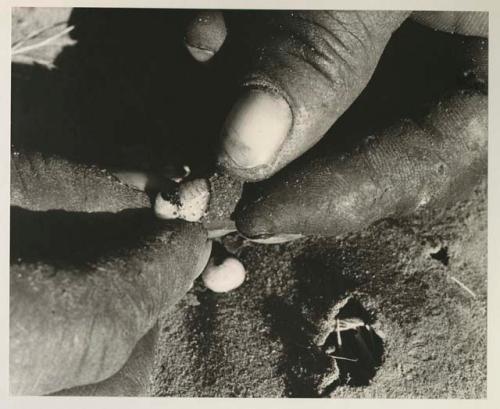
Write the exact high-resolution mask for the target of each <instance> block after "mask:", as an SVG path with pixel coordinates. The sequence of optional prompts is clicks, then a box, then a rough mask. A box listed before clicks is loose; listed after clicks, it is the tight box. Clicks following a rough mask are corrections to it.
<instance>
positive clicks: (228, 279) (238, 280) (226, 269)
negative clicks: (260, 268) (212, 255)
mask: <svg viewBox="0 0 500 409" xmlns="http://www.w3.org/2000/svg"><path fill="white" fill-rule="evenodd" d="M245 276H246V271H245V267H244V266H243V264H241V262H240V261H239V260H238V259H237V258H234V257H228V258H226V259H224V261H223V262H222V263H221V264H219V265H215V264H214V262H213V259H210V262H209V263H208V265H207V267H206V268H205V270H204V271H203V273H202V274H201V278H202V280H203V283H204V284H205V287H207V288H208V289H210V290H212V291H214V292H216V293H225V292H228V291H231V290H234V289H235V288H238V287H239V286H240V285H241V284H243V282H244V281H245Z"/></svg>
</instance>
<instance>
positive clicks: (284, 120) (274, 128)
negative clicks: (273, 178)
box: [222, 90, 292, 169]
mask: <svg viewBox="0 0 500 409" xmlns="http://www.w3.org/2000/svg"><path fill="white" fill-rule="evenodd" d="M291 126H292V112H291V110H290V107H289V105H288V103H287V102H286V101H285V100H284V99H283V98H281V97H278V96H275V95H272V94H270V93H267V92H264V91H260V90H252V91H249V92H247V93H246V94H245V95H243V96H242V97H241V98H240V99H239V100H238V101H237V102H236V103H235V105H234V106H233V109H232V110H231V112H230V113H229V115H228V117H227V119H226V122H225V124H224V129H223V131H222V132H223V134H222V144H223V153H222V156H225V155H227V156H228V157H229V158H230V160H231V161H232V162H234V163H235V165H236V166H238V167H241V168H245V169H250V168H255V167H257V166H261V165H268V164H271V163H272V162H273V160H274V158H275V157H276V154H277V153H278V151H279V149H280V148H281V146H282V145H283V142H284V141H285V138H286V137H287V135H288V133H289V131H290V128H291Z"/></svg>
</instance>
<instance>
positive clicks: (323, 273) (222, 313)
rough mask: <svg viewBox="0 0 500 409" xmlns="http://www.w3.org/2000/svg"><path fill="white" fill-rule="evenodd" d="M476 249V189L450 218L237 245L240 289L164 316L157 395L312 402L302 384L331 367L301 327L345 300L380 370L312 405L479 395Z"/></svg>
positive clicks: (483, 239)
mask: <svg viewBox="0 0 500 409" xmlns="http://www.w3.org/2000/svg"><path fill="white" fill-rule="evenodd" d="M227 240H229V239H227ZM486 249H487V220H486V187H485V184H483V185H481V186H479V187H478V189H477V190H476V191H475V193H474V195H473V196H472V197H471V198H470V200H468V201H465V202H461V203H459V204H457V205H456V206H454V207H453V208H451V209H446V210H440V211H434V212H431V211H427V212H424V213H421V214H419V215H417V216H415V217H412V218H408V219H403V220H398V221H393V220H387V221H383V222H380V223H378V224H377V225H375V226H372V227H370V228H368V229H366V230H364V231H363V232H360V233H359V234H355V235H352V236H349V237H345V238H338V239H334V238H330V239H326V238H308V239H301V240H298V241H295V242H291V243H288V244H281V245H260V244H254V243H248V242H245V244H244V245H243V246H241V247H240V248H239V250H238V252H237V253H238V256H239V257H240V259H241V261H242V262H243V263H244V265H245V266H246V268H247V270H248V276H247V280H246V282H245V283H244V284H243V285H242V286H241V287H240V288H239V289H237V290H235V291H233V292H231V293H228V294H215V293H212V292H210V291H209V290H206V289H204V288H203V287H202V285H201V283H200V282H199V281H200V280H198V282H197V283H196V284H195V287H194V288H193V289H192V290H191V291H190V293H189V294H188V295H187V296H186V297H185V298H184V300H183V301H181V303H180V304H179V305H178V306H177V307H176V309H175V310H174V311H172V312H171V314H170V315H169V316H168V317H164V319H163V321H162V324H161V328H162V329H161V336H160V342H159V350H158V355H157V358H156V359H157V369H156V374H155V380H154V384H155V387H154V389H155V394H156V395H160V396H193V397H194V396H197V397H200V396H210V397H216V396H218V397H230V396H233V397H236V396H237V397H282V396H289V397H314V396H319V393H318V390H317V385H316V384H315V383H314V382H313V381H312V380H311V379H312V378H311V376H310V375H311V374H312V373H315V372H321V370H322V369H324V368H327V369H328V368H329V367H328V365H325V362H327V361H326V358H325V357H324V356H323V357H322V356H321V354H322V352H321V351H318V349H317V348H316V347H315V346H314V345H313V346H311V336H310V334H309V333H308V330H310V328H311V327H312V326H314V325H315V323H314V322H311V321H310V320H309V319H308V318H309V317H312V316H314V312H318V313H322V312H324V311H326V310H327V309H324V308H323V305H324V304H325V303H326V304H328V303H329V302H330V301H331V300H333V299H335V297H339V294H346V295H352V296H353V297H354V298H355V299H356V300H357V301H359V303H360V304H361V305H362V307H364V309H365V310H366V312H367V314H368V317H369V318H368V320H370V321H371V323H372V327H373V328H374V329H375V332H376V333H377V334H378V335H379V336H380V337H381V338H382V340H383V349H384V352H383V363H382V365H381V366H380V368H379V369H378V371H377V372H376V375H375V376H374V377H373V379H372V380H371V381H370V383H369V385H365V386H353V385H352V384H353V383H354V384H355V383H356V382H355V380H354V381H353V380H351V381H350V382H349V380H348V379H342V380H337V381H336V383H334V384H332V385H331V386H330V388H327V389H326V391H325V392H323V394H322V396H331V397H337V398H354V397H356V398H485V397H486V342H487V341H486V302H487V300H486V295H487V257H486V256H487V254H486ZM455 280H457V281H459V282H460V283H462V284H463V285H465V286H466V287H467V288H468V289H469V290H470V291H472V292H473V294H474V295H472V294H471V293H469V291H467V290H466V289H464V288H463V287H461V286H460V284H458V282H457V281H455ZM345 342H349V339H347V341H344V343H345ZM318 354H319V355H318ZM330 369H331V368H330ZM326 375H328V374H326Z"/></svg>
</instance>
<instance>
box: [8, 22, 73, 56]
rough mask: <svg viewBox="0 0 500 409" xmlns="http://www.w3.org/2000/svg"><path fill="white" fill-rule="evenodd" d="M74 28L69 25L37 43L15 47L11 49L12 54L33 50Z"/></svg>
mask: <svg viewBox="0 0 500 409" xmlns="http://www.w3.org/2000/svg"><path fill="white" fill-rule="evenodd" d="M74 28H75V26H69V27H67V28H65V29H64V30H62V31H60V32H59V33H57V34H55V35H53V36H52V37H49V38H46V39H45V40H43V41H40V42H39V43H35V44H31V45H28V46H26V47H22V48H17V49H15V50H12V55H16V54H21V53H26V52H27V51H31V50H35V49H37V48H40V47H44V46H46V45H48V44H50V43H51V42H53V41H54V40H55V39H57V38H59V37H62V36H63V35H65V34H67V33H69V32H70V31H71V30H73V29H74Z"/></svg>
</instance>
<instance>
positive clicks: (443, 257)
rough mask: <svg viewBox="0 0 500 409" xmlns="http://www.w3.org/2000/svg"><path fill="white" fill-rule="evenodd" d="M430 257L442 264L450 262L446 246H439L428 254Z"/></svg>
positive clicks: (445, 264)
mask: <svg viewBox="0 0 500 409" xmlns="http://www.w3.org/2000/svg"><path fill="white" fill-rule="evenodd" d="M430 256H431V258H433V259H434V260H437V261H439V262H440V263H442V264H443V265H444V266H447V265H448V263H449V262H450V256H449V255H448V247H441V248H440V249H439V250H438V251H436V252H434V253H431V254H430Z"/></svg>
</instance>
